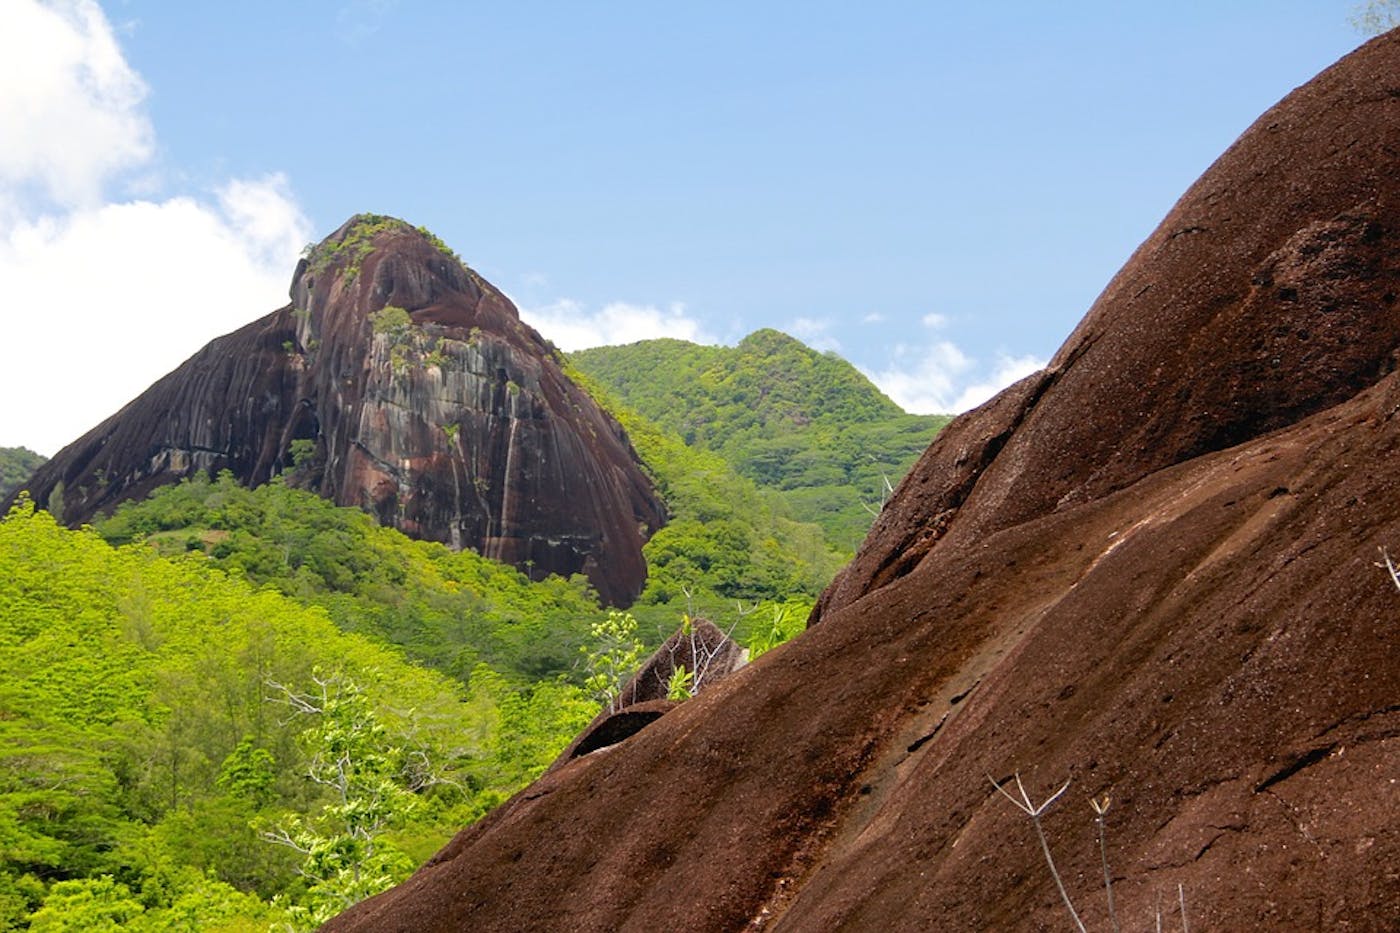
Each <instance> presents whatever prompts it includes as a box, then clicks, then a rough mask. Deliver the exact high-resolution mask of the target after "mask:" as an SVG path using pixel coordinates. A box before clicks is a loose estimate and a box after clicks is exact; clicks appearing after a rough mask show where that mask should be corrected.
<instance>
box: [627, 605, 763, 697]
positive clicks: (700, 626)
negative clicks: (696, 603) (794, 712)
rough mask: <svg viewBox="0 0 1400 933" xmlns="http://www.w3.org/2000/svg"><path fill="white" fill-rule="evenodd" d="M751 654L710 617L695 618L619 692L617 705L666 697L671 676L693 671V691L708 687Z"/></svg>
mask: <svg viewBox="0 0 1400 933" xmlns="http://www.w3.org/2000/svg"><path fill="white" fill-rule="evenodd" d="M748 659H749V653H748V651H747V650H745V648H744V647H743V646H742V645H740V644H739V643H738V642H736V641H734V640H733V639H731V638H730V637H729V636H728V635H726V634H725V633H724V632H722V631H720V628H719V626H717V625H715V624H714V623H713V622H711V621H710V620H709V619H692V620H690V621H689V622H688V623H686V624H683V625H681V627H680V628H678V629H676V631H675V634H673V635H672V636H671V637H670V638H668V639H666V640H665V641H664V642H662V643H661V647H660V648H657V649H656V650H655V651H654V652H652V655H651V657H649V658H647V660H646V662H645V663H643V664H642V666H641V667H640V668H638V669H637V673H635V674H633V675H632V677H631V678H630V679H629V680H628V681H627V683H625V684H623V685H622V689H621V690H619V691H618V699H617V703H616V706H617V708H618V709H625V708H626V707H629V706H632V705H634V704H636V703H645V702H646V701H648V700H664V699H666V698H667V691H668V687H669V686H670V683H671V676H672V675H673V674H675V672H676V671H678V670H681V669H684V670H687V671H689V672H690V674H691V688H692V689H691V692H692V693H693V694H698V693H700V692H701V691H702V690H708V689H710V688H712V687H713V686H714V685H715V684H717V683H719V682H720V681H721V680H723V679H724V678H725V677H727V676H729V675H730V674H732V673H734V672H735V671H737V670H738V669H739V668H741V667H743V666H744V664H746V663H747V662H748Z"/></svg>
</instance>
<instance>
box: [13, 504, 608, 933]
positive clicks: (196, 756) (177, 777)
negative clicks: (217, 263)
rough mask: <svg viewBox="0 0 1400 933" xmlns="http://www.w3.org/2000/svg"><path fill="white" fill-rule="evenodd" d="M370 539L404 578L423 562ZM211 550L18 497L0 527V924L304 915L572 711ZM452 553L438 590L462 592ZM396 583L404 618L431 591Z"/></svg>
mask: <svg viewBox="0 0 1400 933" xmlns="http://www.w3.org/2000/svg"><path fill="white" fill-rule="evenodd" d="M206 488H207V489H208V490H211V491H214V493H215V494H219V493H227V492H229V490H221V489H220V486H219V484H207V486H206ZM273 491H274V492H276V493H277V494H278V496H277V497H280V496H281V495H282V494H283V493H286V491H285V490H273ZM277 497H273V498H277ZM228 498H229V499H236V498H237V497H236V496H230V497H228ZM288 501H292V500H290V499H288V500H284V501H283V502H282V504H286V502H288ZM319 501H320V500H316V499H314V497H310V496H305V495H303V494H297V499H296V504H297V505H301V506H305V505H307V504H309V502H319ZM237 536H238V535H237V532H235V533H234V534H232V535H230V537H229V538H228V539H227V540H229V541H232V540H234V538H235V537H237ZM370 537H374V536H373V535H371V536H370ZM378 543H380V544H383V542H378ZM403 543H404V544H406V545H412V542H408V541H407V539H404V541H403ZM345 550H348V551H350V552H356V553H357V554H358V556H360V557H363V556H365V554H364V553H363V552H359V551H358V549H357V548H355V547H354V546H349V547H347V548H346V549H345ZM234 553H239V552H237V551H235V552H234ZM377 556H378V557H382V558H387V559H388V563H389V564H390V569H389V570H388V571H386V572H387V573H388V574H391V575H392V574H396V573H404V574H405V575H406V576H405V581H406V582H407V580H408V579H409V578H411V577H413V576H414V575H415V574H422V573H425V572H426V567H427V566H428V565H427V564H426V563H423V562H421V561H420V560H419V559H416V558H415V556H414V555H412V554H408V553H403V554H399V555H397V556H396V555H395V554H394V553H392V551H390V552H384V551H380V552H379V553H378V554H377ZM226 559H227V561H228V566H229V567H230V569H233V568H234V567H235V566H236V561H235V560H234V559H233V554H230V555H228V556H227V558H226ZM214 563H215V562H214V561H211V560H210V559H209V558H207V557H205V556H204V555H203V553H202V548H199V547H196V548H194V550H193V551H192V552H191V554H190V555H188V556H180V557H175V558H170V557H163V556H161V555H160V554H158V553H157V551H156V550H155V549H153V548H151V547H148V546H146V545H144V544H136V545H127V546H123V547H113V546H112V545H110V544H108V543H107V542H105V541H103V540H102V539H101V538H100V537H99V536H98V535H97V534H96V533H95V532H93V531H91V530H84V531H69V530H67V529H64V528H62V527H60V526H59V525H58V524H57V523H56V522H55V521H54V520H53V519H52V518H51V517H50V516H49V515H48V514H47V513H45V512H36V511H34V509H33V507H32V506H30V505H28V504H27V503H23V502H22V503H21V504H20V505H19V506H18V507H16V509H15V510H14V511H12V512H11V514H10V515H9V516H8V517H7V518H6V519H5V520H4V521H3V522H0V670H3V672H4V676H3V678H0V929H11V928H20V927H22V926H23V924H24V923H25V921H26V919H27V920H28V922H29V924H30V929H34V930H90V929H109V928H113V925H114V924H115V925H120V926H121V927H123V928H127V929H138V930H140V929H147V930H176V929H178V930H194V929H198V930H209V929H266V928H267V925H268V923H271V922H274V921H277V922H284V923H288V924H290V925H291V926H292V927H293V928H298V929H301V928H308V927H310V926H312V925H314V923H315V922H316V921H317V919H318V918H323V917H325V916H327V915H328V914H329V913H333V912H334V911H336V910H338V909H340V908H341V907H343V906H344V905H346V904H347V903H350V902H352V901H353V900H355V899H358V898H359V897H361V896H363V895H364V894H366V893H369V892H372V891H374V890H379V889H381V888H382V887H384V886H385V885H386V884H388V883H390V882H391V881H393V880H395V879H399V878H402V877H404V876H405V875H406V874H407V873H408V872H409V871H410V870H412V868H413V867H415V866H416V865H417V864H418V863H420V862H421V861H422V860H423V859H424V858H426V857H427V856H428V855H429V854H430V853H431V852H432V851H433V850H435V849H436V848H437V847H438V846H439V845H441V844H442V843H443V842H444V841H445V840H446V839H447V838H448V836H449V835H450V834H451V833H452V832H454V831H455V830H456V829H457V828H459V827H460V826H462V825H463V824H465V823H467V822H470V821H471V820H472V819H474V818H475V817H476V816H479V815H480V814H481V813H483V812H484V811H485V810H486V809H488V808H489V807H490V806H492V805H494V804H495V803H497V802H499V801H500V800H502V799H504V797H505V796H506V795H508V794H509V793H510V792H512V791H514V790H515V789H516V788H518V787H519V786H521V785H522V784H523V783H524V782H525V781H527V780H529V779H530V778H531V777H533V776H534V775H535V774H537V773H538V772H539V771H540V770H541V769H542V768H543V767H544V766H545V765H546V764H547V763H548V762H549V760H550V759H551V758H552V757H553V755H554V754H555V753H556V752H557V749H558V748H559V747H560V746H561V745H562V743H564V742H567V741H568V739H569V738H570V737H572V735H573V734H574V733H576V732H577V730H578V729H579V728H580V727H581V726H582V725H583V724H584V723H586V722H587V721H588V719H589V718H590V717H591V716H592V715H593V712H594V709H595V705H594V704H593V703H591V702H589V701H588V700H587V699H586V698H585V696H584V693H583V691H582V690H581V689H580V688H579V687H577V686H575V685H573V684H570V683H567V682H565V681H564V680H562V679H556V678H546V679H542V680H538V681H536V682H534V683H533V684H531V685H529V686H519V685H513V683H512V682H513V681H518V680H519V676H518V674H517V673H516V672H515V671H509V672H508V673H497V672H496V671H495V670H493V669H492V668H491V667H489V666H487V665H486V664H484V663H482V664H477V665H475V666H474V667H472V669H471V670H470V672H468V673H469V674H470V676H469V677H468V678H466V679H467V681H468V683H467V684H466V685H464V684H463V682H462V681H461V680H457V681H454V680H452V679H449V678H447V677H445V676H443V675H441V674H439V673H436V672H433V671H429V670H424V669H422V668H419V667H416V666H413V665H411V664H408V663H406V662H405V660H404V659H403V657H402V655H401V654H400V653H399V652H398V651H397V650H395V649H393V648H391V647H388V646H385V645H382V644H380V643H378V642H377V641H376V640H375V639H373V638H370V637H366V636H364V635H359V634H351V633H346V632H342V631H340V630H338V628H337V627H336V625H335V623H334V622H333V621H332V618H331V615H330V614H328V613H327V611H326V610H325V609H322V608H320V607H318V606H313V605H305V604H303V603H300V602H298V601H296V600H293V599H289V598H287V597H286V596H283V595H282V594H280V593H278V592H277V591H276V589H275V588H274V587H272V586H264V587H261V588H259V587H257V586H255V585H254V584H252V583H250V582H248V581H247V580H245V579H243V578H241V577H240V576H239V575H237V574H230V573H226V572H224V571H222V570H220V569H217V568H216V567H215V566H214V565H213V564H214ZM433 566H436V567H437V568H438V569H440V570H443V571H445V572H450V570H451V567H450V565H449V564H448V563H446V562H443V563H439V564H436V565H433ZM466 566H467V565H461V568H462V570H461V574H460V576H461V579H456V580H450V579H443V580H442V581H441V582H440V583H439V585H438V586H437V590H438V592H439V593H440V594H442V595H446V594H449V593H452V592H469V591H476V590H477V589H478V588H479V587H481V585H482V584H481V581H480V580H478V579H477V578H475V577H473V576H472V575H471V574H470V573H469V572H468V571H467V570H466V569H465V567H466ZM365 572H367V568H361V575H362V576H363V575H364V573H365ZM507 572H508V571H507ZM314 576H316V573H314V572H311V571H308V573H307V574H306V575H303V578H302V579H303V580H304V581H306V585H307V586H308V587H309V588H315V587H316V586H318V585H320V584H318V583H315V582H311V579H310V578H311V577H314ZM319 579H322V580H324V579H326V578H324V577H320V578H319ZM366 579H368V577H366ZM496 582H497V583H499V581H496ZM566 586H567V585H566V584H560V585H559V588H560V591H561V592H562V591H563V590H564V587H566ZM407 589H408V592H409V595H408V596H406V597H405V599H404V600H403V605H404V609H405V612H406V613H407V614H409V615H411V607H412V606H413V605H414V603H415V602H429V601H431V597H430V595H429V591H430V590H431V589H432V587H430V586H428V585H427V584H425V583H424V582H423V581H422V580H416V581H415V582H414V583H413V584H411V585H410V586H409V587H408V588H407ZM518 590H519V591H520V592H522V593H523V592H524V591H525V590H526V585H525V584H523V583H522V584H521V585H520V586H519V587H518ZM545 590H547V588H542V591H545ZM564 598H567V597H564ZM545 601H547V599H546V600H545ZM386 602H387V600H386ZM504 602H505V601H504V600H502V601H501V602H498V603H496V604H495V605H494V608H495V609H496V610H497V611H499V612H502V613H504V612H507V611H508V610H507V609H506V607H505V605H504ZM578 605H579V606H580V607H581V608H582V607H583V606H584V605H585V603H583V602H580V603H579V604H578ZM511 608H521V607H511ZM521 611H522V616H521V618H520V619H518V620H517V621H518V622H519V623H520V624H521V625H525V624H528V620H529V618H531V617H532V615H531V614H530V613H529V612H527V611H524V610H523V608H521ZM512 624H513V623H511V622H504V623H501V625H500V626H499V627H500V628H506V629H509V628H510V627H511V625H512ZM502 638H503V639H504V638H505V636H502ZM527 640H528V639H527ZM487 643H488V644H489V645H490V646H491V648H492V650H497V651H501V652H503V654H502V655H501V656H502V657H504V658H506V660H507V662H508V661H509V658H510V657H511V654H510V651H509V650H506V649H504V648H502V647H501V645H500V644H498V643H494V642H491V641H490V640H489V639H488V640H487ZM486 653H487V652H486V651H485V650H483V652H482V654H483V655H485V654H486Z"/></svg>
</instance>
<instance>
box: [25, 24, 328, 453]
mask: <svg viewBox="0 0 1400 933" xmlns="http://www.w3.org/2000/svg"><path fill="white" fill-rule="evenodd" d="M5 26H6V28H5V29H4V30H0V139H4V140H5V145H4V146H0V281H2V282H4V283H5V289H6V301H5V302H4V303H3V305H2V306H0V327H3V329H4V333H5V337H6V340H5V344H6V346H7V347H8V348H10V350H11V352H10V353H9V354H7V359H6V363H5V366H4V367H0V393H3V397H4V398H5V399H6V400H7V404H6V406H5V411H4V414H3V415H0V446H20V445H22V446H25V447H30V448H32V449H34V450H37V451H39V452H40V453H43V454H49V455H51V454H53V453H55V452H56V451H57V450H58V449H59V448H60V447H62V446H63V445H65V444H67V443H68V442H69V441H72V440H75V439H77V437H78V436H79V435H81V434H82V433H83V432H85V431H86V430H87V429H88V428H90V427H93V426H95V425H96V424H97V423H98V422H99V421H101V420H102V419H103V418H105V417H106V416H107V415H110V414H112V413H114V412H115V411H116V410H117V409H118V408H120V407H121V406H122V405H123V404H125V403H126V402H127V401H129V400H130V399H132V398H133V397H135V396H136V395H138V394H139V393H140V392H141V391H142V390H144V389H145V388H146V387H147V386H148V385H150V384H151V383H152V382H153V381H155V380H156V379H157V378H159V377H160V376H161V375H163V374H164V373H166V372H168V371H169V370H171V369H173V368H174V367H175V366H177V365H179V364H180V363H181V362H182V361H183V360H184V359H186V358H187V357H188V356H189V355H190V354H192V353H194V352H195V351H196V350H197V349H199V347H201V346H202V345H203V344H205V343H207V342H208V341H209V340H211V339H213V338H214V337H216V336H218V335H220V334H223V333H227V332H228V331H230V330H233V329H235V328H237V327H239V326H242V325H243V324H246V323H247V322H249V321H251V320H253V319H254V318H256V317H258V316H259V315H261V314H264V313H266V312H268V311H271V310H273V309H275V308H277V307H279V306H280V305H282V304H284V303H285V302H286V300H287V299H286V294H287V284H288V277H289V275H290V272H291V269H292V268H293V266H294V265H295V262H296V257H297V253H298V251H299V250H300V248H301V247H302V245H303V244H305V242H306V241H307V239H308V238H309V237H310V231H311V225H310V223H309V222H308V221H307V220H306V218H305V216H304V215H303V214H302V211H301V209H300V207H299V206H298V205H297V202H296V199H295V198H294V197H293V195H292V193H291V189H290V185H289V183H288V181H287V179H286V178H285V177H283V176H281V175H277V174H270V175H266V176H264V177H260V178H231V179H227V180H226V181H224V182H222V183H220V184H218V185H217V186H216V187H214V188H212V189H210V190H204V191H197V192H181V193H178V194H176V193H170V194H167V195H166V196H164V197H149V196H148V197H146V198H137V197H134V196H131V195H130V194H128V193H127V192H130V191H131V190H132V188H133V187H137V186H139V187H140V188H141V189H143V190H148V191H149V190H156V191H160V190H161V188H162V187H164V185H163V181H162V179H161V178H160V177H159V174H158V172H157V170H156V167H155V153H156V151H157V137H156V133H155V130H154V128H153V127H152V126H151V123H150V120H149V118H148V116H147V114H146V111H145V105H144V101H145V95H146V86H145V83H144V82H143V81H142V80H141V78H140V76H139V75H138V74H136V72H135V71H134V70H133V69H132V68H131V67H130V65H129V64H128V63H127V62H126V60H125V58H124V56H123V55H122V52H121V48H120V45H119V43H118V42H117V40H116V36H115V34H114V33H113V30H112V27H111V24H110V23H109V22H108V20H107V18H106V16H105V15H104V14H103V12H102V10H101V8H100V7H98V5H97V4H96V3H93V2H90V0H65V2H56V3H50V4H40V3H38V2H35V0H12V2H10V3H7V4H6V24H5Z"/></svg>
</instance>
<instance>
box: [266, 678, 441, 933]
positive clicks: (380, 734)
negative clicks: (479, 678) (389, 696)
mask: <svg viewBox="0 0 1400 933" xmlns="http://www.w3.org/2000/svg"><path fill="white" fill-rule="evenodd" d="M311 678H312V682H313V683H314V684H315V689H314V690H312V691H311V692H309V693H302V692H299V691H295V690H292V689H291V688H289V687H287V686H285V685H283V684H278V683H272V684H269V686H270V687H271V688H272V689H273V691H274V695H273V696H272V697H271V699H272V700H273V701H274V702H278V703H281V704H284V705H286V706H287V707H288V708H290V709H291V710H292V711H293V714H294V715H296V716H300V717H308V718H309V719H310V720H311V723H310V725H308V726H307V728H306V729H305V731H303V732H302V734H301V743H302V745H303V748H304V750H305V751H306V753H307V755H308V757H309V759H310V763H309V764H308V765H307V769H306V776H307V777H308V778H309V779H310V780H311V782H312V783H313V784H316V785H318V786H319V787H321V788H322V789H323V790H324V791H326V792H328V795H329V800H328V801H327V803H326V804H325V806H324V807H323V808H322V810H321V814H320V816H319V817H318V818H317V819H315V820H313V821H307V820H303V819H301V818H300V817H296V816H291V817H289V818H288V820H287V821H286V824H285V825H283V826H277V827H274V828H272V829H270V830H267V831H266V832H264V833H263V838H264V839H266V840H268V841H269V842H273V843H276V844H278V845H282V846H286V847H288V848H290V849H293V850H294V851H296V852H298V853H300V854H301V856H302V862H301V865H300V866H299V868H298V872H299V873H300V874H301V875H302V876H303V877H305V878H306V879H307V881H308V882H309V888H308V891H307V894H306V896H305V897H303V898H302V899H301V901H302V903H301V904H300V905H298V907H296V908H294V909H293V910H291V911H290V913H291V915H292V917H293V918H294V919H295V920H297V921H304V922H306V923H307V924H308V925H309V926H316V925H319V924H321V923H324V922H325V921H326V920H329V919H330V918H331V917H333V916H335V915H336V914H338V913H340V912H341V911H343V910H345V909H346V908H348V907H350V906H351V905H353V904H355V903H358V902H359V901H361V900H364V899H365V898H366V897H369V896H370V895H371V894H377V893H378V892H380V891H383V890H384V889H386V888H388V887H389V886H390V885H392V884H394V883H396V882H398V881H401V880H403V878H404V877H406V876H407V875H408V873H409V872H410V871H412V870H413V863H412V861H411V860H410V859H408V857H407V856H406V855H405V854H404V853H403V852H402V851H400V850H399V849H397V848H395V847H394V846H392V845H389V844H387V843H386V842H385V841H384V840H382V839H381V836H382V835H383V834H384V832H385V830H387V829H388V828H389V827H390V826H391V825H392V824H395V823H399V822H401V821H403V820H404V819H405V818H406V817H407V816H408V815H409V813H410V812H411V811H412V810H413V809H414V808H415V807H416V806H417V798H416V797H415V794H416V792H418V791H420V790H422V789H423V788H424V787H427V786H428V785H429V784H431V783H434V782H435V781H436V780H437V776H436V775H435V773H434V771H433V768H432V763H431V762H429V761H427V760H426V756H424V755H423V753H422V752H421V751H419V750H413V749H408V748H406V747H404V746H402V745H398V744H395V743H394V741H393V738H392V737H391V736H390V735H389V732H388V729H387V728H385V726H384V725H383V723H381V722H380V721H379V718H378V716H377V715H376V713H375V710H374V707H373V706H372V705H371V704H370V701H369V698H368V696H367V695H366V693H365V691H364V689H363V688H362V687H361V686H360V685H359V684H357V683H355V682H354V681H353V680H350V679H349V678H347V677H345V676H344V675H342V674H338V673H335V674H326V673H324V672H322V671H321V670H320V669H319V668H318V669H316V670H314V671H313V672H312V675H311Z"/></svg>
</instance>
